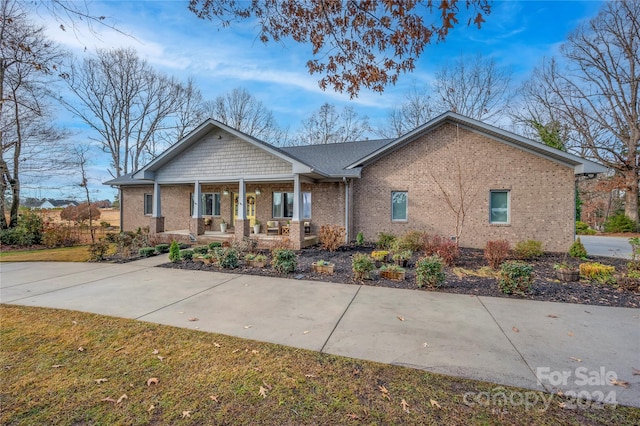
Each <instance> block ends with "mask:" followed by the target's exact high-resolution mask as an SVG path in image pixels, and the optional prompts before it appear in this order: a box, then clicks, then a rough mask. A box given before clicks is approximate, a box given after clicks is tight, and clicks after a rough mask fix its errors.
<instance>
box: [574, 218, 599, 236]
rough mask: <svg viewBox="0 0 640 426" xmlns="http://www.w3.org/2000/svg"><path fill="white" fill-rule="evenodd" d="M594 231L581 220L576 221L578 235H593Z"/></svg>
mask: <svg viewBox="0 0 640 426" xmlns="http://www.w3.org/2000/svg"><path fill="white" fill-rule="evenodd" d="M595 233H596V230H595V229H591V228H590V227H589V224H587V223H585V222H582V221H579V220H578V221H576V234H578V235H594V234H595Z"/></svg>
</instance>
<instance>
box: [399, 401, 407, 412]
mask: <svg viewBox="0 0 640 426" xmlns="http://www.w3.org/2000/svg"><path fill="white" fill-rule="evenodd" d="M400 405H401V406H402V411H404V412H406V413H408V412H409V404H408V403H407V401H405V400H404V398H402V401H401V402H400Z"/></svg>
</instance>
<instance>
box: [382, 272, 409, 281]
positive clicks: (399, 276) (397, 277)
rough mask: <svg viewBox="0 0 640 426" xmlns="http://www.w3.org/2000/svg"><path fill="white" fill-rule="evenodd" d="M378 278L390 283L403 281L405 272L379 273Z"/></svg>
mask: <svg viewBox="0 0 640 426" xmlns="http://www.w3.org/2000/svg"><path fill="white" fill-rule="evenodd" d="M380 276H381V277H382V278H386V279H388V280H391V281H404V277H405V272H404V271H402V272H400V271H380Z"/></svg>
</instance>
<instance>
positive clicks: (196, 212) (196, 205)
mask: <svg viewBox="0 0 640 426" xmlns="http://www.w3.org/2000/svg"><path fill="white" fill-rule="evenodd" d="M201 202H202V192H201V189H200V181H199V180H197V181H196V183H195V188H194V189H193V218H194V219H199V218H201V217H202V214H201V213H200V203H201Z"/></svg>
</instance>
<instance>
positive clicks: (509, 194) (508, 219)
mask: <svg viewBox="0 0 640 426" xmlns="http://www.w3.org/2000/svg"><path fill="white" fill-rule="evenodd" d="M497 192H506V193H507V221H506V222H494V221H492V220H491V195H492V194H493V193H497ZM489 224H491V225H497V226H500V225H503V226H504V225H511V190H510V189H492V190H490V191H489Z"/></svg>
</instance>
